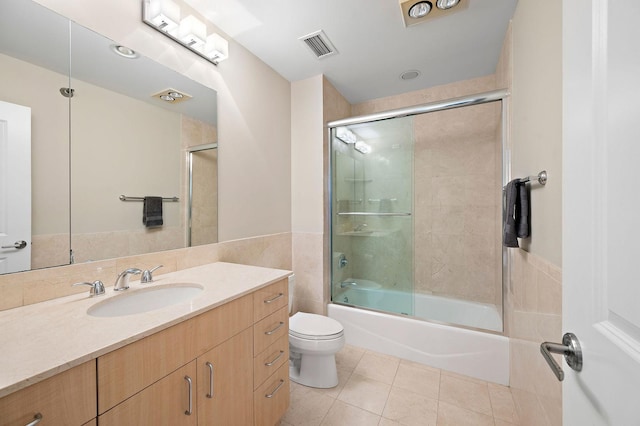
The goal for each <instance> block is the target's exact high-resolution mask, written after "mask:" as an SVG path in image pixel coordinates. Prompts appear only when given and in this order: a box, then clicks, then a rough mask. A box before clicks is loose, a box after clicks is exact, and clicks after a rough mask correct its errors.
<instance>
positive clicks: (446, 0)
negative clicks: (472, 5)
mask: <svg viewBox="0 0 640 426" xmlns="http://www.w3.org/2000/svg"><path fill="white" fill-rule="evenodd" d="M459 2H460V0H438V1H437V2H436V7H437V8H438V9H442V10H447V9H451V8H452V7H454V6H455V5H457V4H458V3H459Z"/></svg>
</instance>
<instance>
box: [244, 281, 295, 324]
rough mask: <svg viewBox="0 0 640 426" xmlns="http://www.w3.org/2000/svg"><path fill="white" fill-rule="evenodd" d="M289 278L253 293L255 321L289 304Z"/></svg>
mask: <svg viewBox="0 0 640 426" xmlns="http://www.w3.org/2000/svg"><path fill="white" fill-rule="evenodd" d="M287 288H288V280H287V279H286V278H285V279H283V280H280V281H278V282H275V283H273V284H271V285H269V286H267V287H265V288H262V289H260V290H257V291H255V292H254V293H253V321H254V322H258V321H260V320H261V319H263V318H264V317H266V316H267V315H269V314H272V313H274V312H275V311H277V310H278V309H280V308H282V307H283V306H287V305H288V304H289V295H288V292H287Z"/></svg>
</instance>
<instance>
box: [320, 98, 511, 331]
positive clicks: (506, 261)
mask: <svg viewBox="0 0 640 426" xmlns="http://www.w3.org/2000/svg"><path fill="white" fill-rule="evenodd" d="M509 95H510V93H509V91H508V90H507V89H498V90H492V91H489V92H482V93H476V94H472V95H468V96H461V97H457V98H451V99H445V100H441V101H436V102H429V103H426V104H422V105H416V106H412V107H406V108H399V109H393V110H389V111H383V112H378V113H373V114H367V115H360V116H356V117H350V118H345V119H340V120H334V121H330V122H328V123H327V124H326V127H327V129H328V131H327V138H328V141H327V143H328V144H327V146H328V167H329V173H327V191H328V199H329V202H328V203H327V217H328V218H329V223H328V231H329V244H328V245H327V247H328V250H329V252H328V253H325V255H326V256H328V257H326V259H331V260H330V261H329V266H330V267H329V271H330V273H329V278H328V280H325V286H328V289H329V299H330V300H329V302H330V303H336V302H334V301H333V292H332V283H333V276H334V273H335V271H334V265H333V263H334V262H333V260H332V259H333V231H334V230H333V214H334V206H333V201H334V200H333V167H334V164H333V151H332V148H333V141H332V133H333V132H332V130H333V129H335V128H337V127H341V126H350V125H354V124H364V123H372V122H376V121H382V120H389V119H393V118H401V117H410V116H414V115H421V114H426V113H430V112H437V111H445V110H449V109H456V108H464V107H468V106H473V105H482V104H486V103H492V102H500V103H501V111H500V113H501V117H500V123H501V139H502V140H501V145H502V186H503V187H504V186H505V185H506V184H507V182H509V181H510V180H511V149H510V141H509V137H508V135H509V133H508V132H509V120H508V117H509V102H508V99H509ZM501 246H502V245H501ZM510 276H511V252H510V251H508V250H507V248H506V247H504V246H502V304H501V306H500V318H501V321H502V331H501V332H496V331H492V330H487V329H483V328H476V327H469V326H464V325H460V324H452V323H443V322H440V321H436V320H431V319H425V318H418V317H413V316H412V318H417V319H419V320H421V321H429V322H435V323H439V324H444V325H450V326H453V327H460V328H468V329H471V330H477V331H482V332H486V333H495V334H504V303H505V299H506V297H507V294H506V292H507V287H508V286H506V285H505V284H506V283H507V280H508V279H509V277H510ZM414 293H415V291H414ZM357 308H358V309H366V310H375V309H371V308H368V307H363V306H357ZM385 313H388V314H389V315H399V314H395V313H393V312H386V311H385Z"/></svg>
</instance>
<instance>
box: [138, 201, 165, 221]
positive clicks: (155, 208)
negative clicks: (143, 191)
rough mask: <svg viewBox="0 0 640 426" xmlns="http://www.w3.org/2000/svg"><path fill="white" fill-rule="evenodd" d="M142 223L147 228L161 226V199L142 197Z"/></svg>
mask: <svg viewBox="0 0 640 426" xmlns="http://www.w3.org/2000/svg"><path fill="white" fill-rule="evenodd" d="M142 223H143V224H144V226H146V227H147V228H154V227H156V226H162V224H163V220H162V197H144V201H143V206H142Z"/></svg>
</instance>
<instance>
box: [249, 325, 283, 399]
mask: <svg viewBox="0 0 640 426" xmlns="http://www.w3.org/2000/svg"><path fill="white" fill-rule="evenodd" d="M288 361H289V336H288V335H286V336H281V337H280V338H279V339H278V340H277V341H276V342H275V343H273V344H272V345H271V346H269V347H268V348H267V349H265V350H264V351H262V352H261V353H260V354H258V355H256V357H255V358H254V359H253V388H254V389H256V388H257V387H258V386H260V385H261V384H262V382H264V381H265V380H266V379H267V377H269V376H271V375H272V374H273V373H274V372H275V371H276V370H277V369H278V368H279V367H280V366H281V365H282V364H284V363H285V362H287V363H288Z"/></svg>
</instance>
